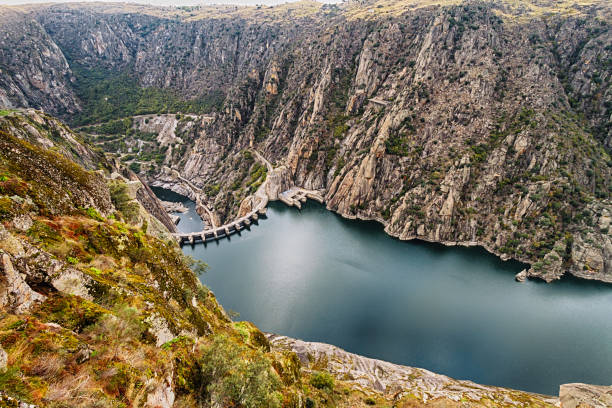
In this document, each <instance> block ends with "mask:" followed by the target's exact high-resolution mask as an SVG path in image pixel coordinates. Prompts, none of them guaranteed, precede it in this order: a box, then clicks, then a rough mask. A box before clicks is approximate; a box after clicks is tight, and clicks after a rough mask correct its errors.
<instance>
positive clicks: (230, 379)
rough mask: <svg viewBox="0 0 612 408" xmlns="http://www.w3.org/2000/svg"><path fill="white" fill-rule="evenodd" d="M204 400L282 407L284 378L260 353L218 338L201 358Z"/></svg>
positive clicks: (256, 407)
mask: <svg viewBox="0 0 612 408" xmlns="http://www.w3.org/2000/svg"><path fill="white" fill-rule="evenodd" d="M200 365H201V367H202V376H201V378H202V382H203V385H204V387H203V394H204V395H202V396H203V397H204V399H205V400H206V401H208V402H209V403H210V405H212V406H223V407H231V406H240V407H245V408H259V407H280V405H281V404H280V398H282V397H281V396H280V394H279V393H278V392H277V390H278V389H279V387H280V379H279V378H278V376H277V375H276V373H275V372H274V371H273V370H272V367H271V365H270V362H269V361H268V359H267V358H266V357H265V355H264V354H263V353H262V352H260V351H252V350H249V349H248V348H247V347H244V346H241V345H239V344H236V343H233V342H231V340H229V339H228V338H227V337H226V336H223V335H219V336H216V337H215V340H214V342H213V344H211V345H210V346H207V347H205V348H203V350H202V357H201V359H200Z"/></svg>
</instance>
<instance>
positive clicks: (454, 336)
mask: <svg viewBox="0 0 612 408" xmlns="http://www.w3.org/2000/svg"><path fill="white" fill-rule="evenodd" d="M179 226H180V224H179ZM183 250H184V252H185V253H186V254H188V255H191V256H193V257H195V258H198V259H202V260H204V261H205V262H207V263H208V264H209V265H210V271H209V272H208V273H207V274H206V275H204V276H203V278H202V281H203V283H204V284H206V285H207V286H209V287H210V288H211V289H212V290H213V291H214V292H215V294H216V295H217V297H218V299H219V301H220V303H221V304H222V305H223V306H224V307H225V308H226V309H227V310H230V309H231V310H234V311H237V312H239V313H240V319H241V320H250V321H253V322H254V323H255V324H257V325H258V326H259V327H260V328H261V329H262V330H264V331H270V332H275V333H280V334H284V335H288V336H292V337H297V338H301V339H304V340H309V341H321V342H326V343H331V344H334V345H337V346H340V347H342V348H344V349H346V350H348V351H351V352H354V353H358V354H362V355H365V356H369V357H374V358H379V359H383V360H388V361H391V362H394V363H399V364H404V365H410V366H416V367H422V368H426V369H429V370H432V371H435V372H438V373H442V374H446V375H449V376H451V377H454V378H459V379H469V380H473V381H476V382H479V383H483V384H492V385H499V386H506V387H512V388H517V389H522V390H527V391H532V392H539V393H546V394H553V395H556V394H557V393H558V387H559V385H560V384H562V383H568V382H586V383H593V384H610V383H612V314H611V312H612V286H610V285H604V284H598V283H594V282H587V281H579V280H576V279H564V280H562V281H559V282H555V283H552V284H546V283H542V282H535V281H528V282H526V283H522V284H521V283H516V282H515V281H514V274H515V273H517V272H519V271H520V270H521V269H522V268H523V266H522V265H520V264H517V263H512V262H502V261H501V260H499V259H498V258H497V257H495V256H493V255H490V254H488V253H486V252H485V251H484V250H482V249H477V248H462V247H456V248H447V247H444V246H441V245H436V244H429V243H423V242H402V241H399V240H396V239H393V238H391V237H389V236H387V235H386V234H385V233H384V232H383V230H382V228H381V226H380V225H378V224H375V223H370V222H363V221H350V220H345V219H342V218H340V217H339V216H337V215H335V214H333V213H331V212H329V211H326V210H325V208H324V207H322V206H320V205H316V204H313V203H311V202H309V203H308V204H307V205H306V206H305V207H304V209H303V210H302V211H298V210H296V209H294V208H287V207H285V206H284V205H282V204H277V203H272V205H271V206H270V207H269V208H268V219H265V220H260V222H259V225H258V226H253V227H252V228H251V231H250V232H249V231H243V232H242V234H241V236H238V235H233V236H232V237H231V240H229V241H228V240H222V241H219V242H218V243H215V242H212V243H208V244H207V246H204V245H203V244H199V245H196V246H194V247H190V246H186V247H184V248H183Z"/></svg>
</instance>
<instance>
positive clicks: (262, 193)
mask: <svg viewBox="0 0 612 408" xmlns="http://www.w3.org/2000/svg"><path fill="white" fill-rule="evenodd" d="M253 153H254V154H255V157H257V159H259V160H260V161H262V162H263V163H264V164H265V165H266V167H267V168H268V173H271V172H272V170H273V167H272V165H271V164H270V162H269V161H267V160H266V159H265V158H264V157H263V156H262V155H261V154H259V152H257V151H256V150H253ZM174 172H175V176H176V177H177V178H178V179H179V180H181V181H182V182H184V183H185V184H186V185H187V186H189V187H190V188H191V189H192V190H193V191H194V192H198V193H201V190H200V189H199V188H198V187H197V186H195V185H193V183H191V182H190V181H189V180H187V179H185V178H183V177H182V176H181V175H180V174H179V173H178V172H176V171H174ZM267 184H268V179H266V181H264V182H263V183H262V184H261V186H259V188H258V189H257V191H256V192H255V202H256V203H257V204H256V205H255V208H253V209H252V210H251V211H250V212H249V213H247V214H245V215H244V216H242V217H240V218H238V219H236V220H234V221H232V222H229V223H227V224H225V225H221V226H219V227H217V226H216V225H214V221H213V224H212V225H211V226H210V228H208V229H205V230H204V231H198V232H189V233H176V234H174V236H175V237H176V239H177V241H178V242H179V244H180V245H184V244H186V243H189V244H191V245H193V244H195V243H197V242H207V241H209V240H216V239H219V238H226V237H230V236H231V235H232V234H235V233H238V232H240V231H241V230H242V229H244V228H246V229H250V226H251V224H253V223H257V220H258V219H259V218H260V217H261V216H265V214H266V208H267V206H268V201H269V198H268V194H267V193H266V188H267ZM195 196H196V197H197V202H196V204H200V205H202V207H203V208H204V209H205V210H206V212H207V213H208V215H209V217H210V219H211V220H214V217H213V214H212V213H211V212H210V210H209V209H208V207H206V206H205V205H203V204H202V203H200V202H199V194H195ZM308 198H310V199H312V200H316V201H318V202H320V203H323V201H324V198H323V196H322V195H321V193H320V192H318V191H316V190H306V189H303V188H300V187H292V188H290V189H289V190H287V191H285V192H283V193H281V194H280V195H279V200H281V201H282V202H283V203H285V204H287V205H289V206H295V207H297V208H302V203H304V202H306V199H308Z"/></svg>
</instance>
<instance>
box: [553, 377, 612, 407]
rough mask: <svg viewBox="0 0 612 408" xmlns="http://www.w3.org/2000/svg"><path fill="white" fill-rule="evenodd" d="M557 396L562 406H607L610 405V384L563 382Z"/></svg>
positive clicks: (611, 389) (611, 399)
mask: <svg viewBox="0 0 612 408" xmlns="http://www.w3.org/2000/svg"><path fill="white" fill-rule="evenodd" d="M559 398H560V399H561V407H562V408H609V407H612V386H609V387H604V386H598V385H589V384H580V383H575V384H564V385H562V386H561V387H560V390H559Z"/></svg>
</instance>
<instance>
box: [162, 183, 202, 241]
mask: <svg viewBox="0 0 612 408" xmlns="http://www.w3.org/2000/svg"><path fill="white" fill-rule="evenodd" d="M151 190H153V192H154V193H155V195H156V196H157V197H158V198H159V199H160V200H164V201H171V202H174V203H183V205H184V206H185V207H187V210H188V211H187V212H185V213H180V212H173V213H171V214H172V215H176V216H178V217H179V219H180V221H179V223H178V224H177V226H176V227H177V228H178V230H179V231H180V232H198V231H202V230H204V223H203V222H202V219H201V218H200V216H199V215H198V213H197V212H196V210H195V207H196V206H195V203H194V202H193V201H191V200H190V199H189V198H188V197H185V196H184V195H181V194H177V193H175V192H174V191H172V190H168V189H165V188H161V187H153V186H151Z"/></svg>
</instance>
